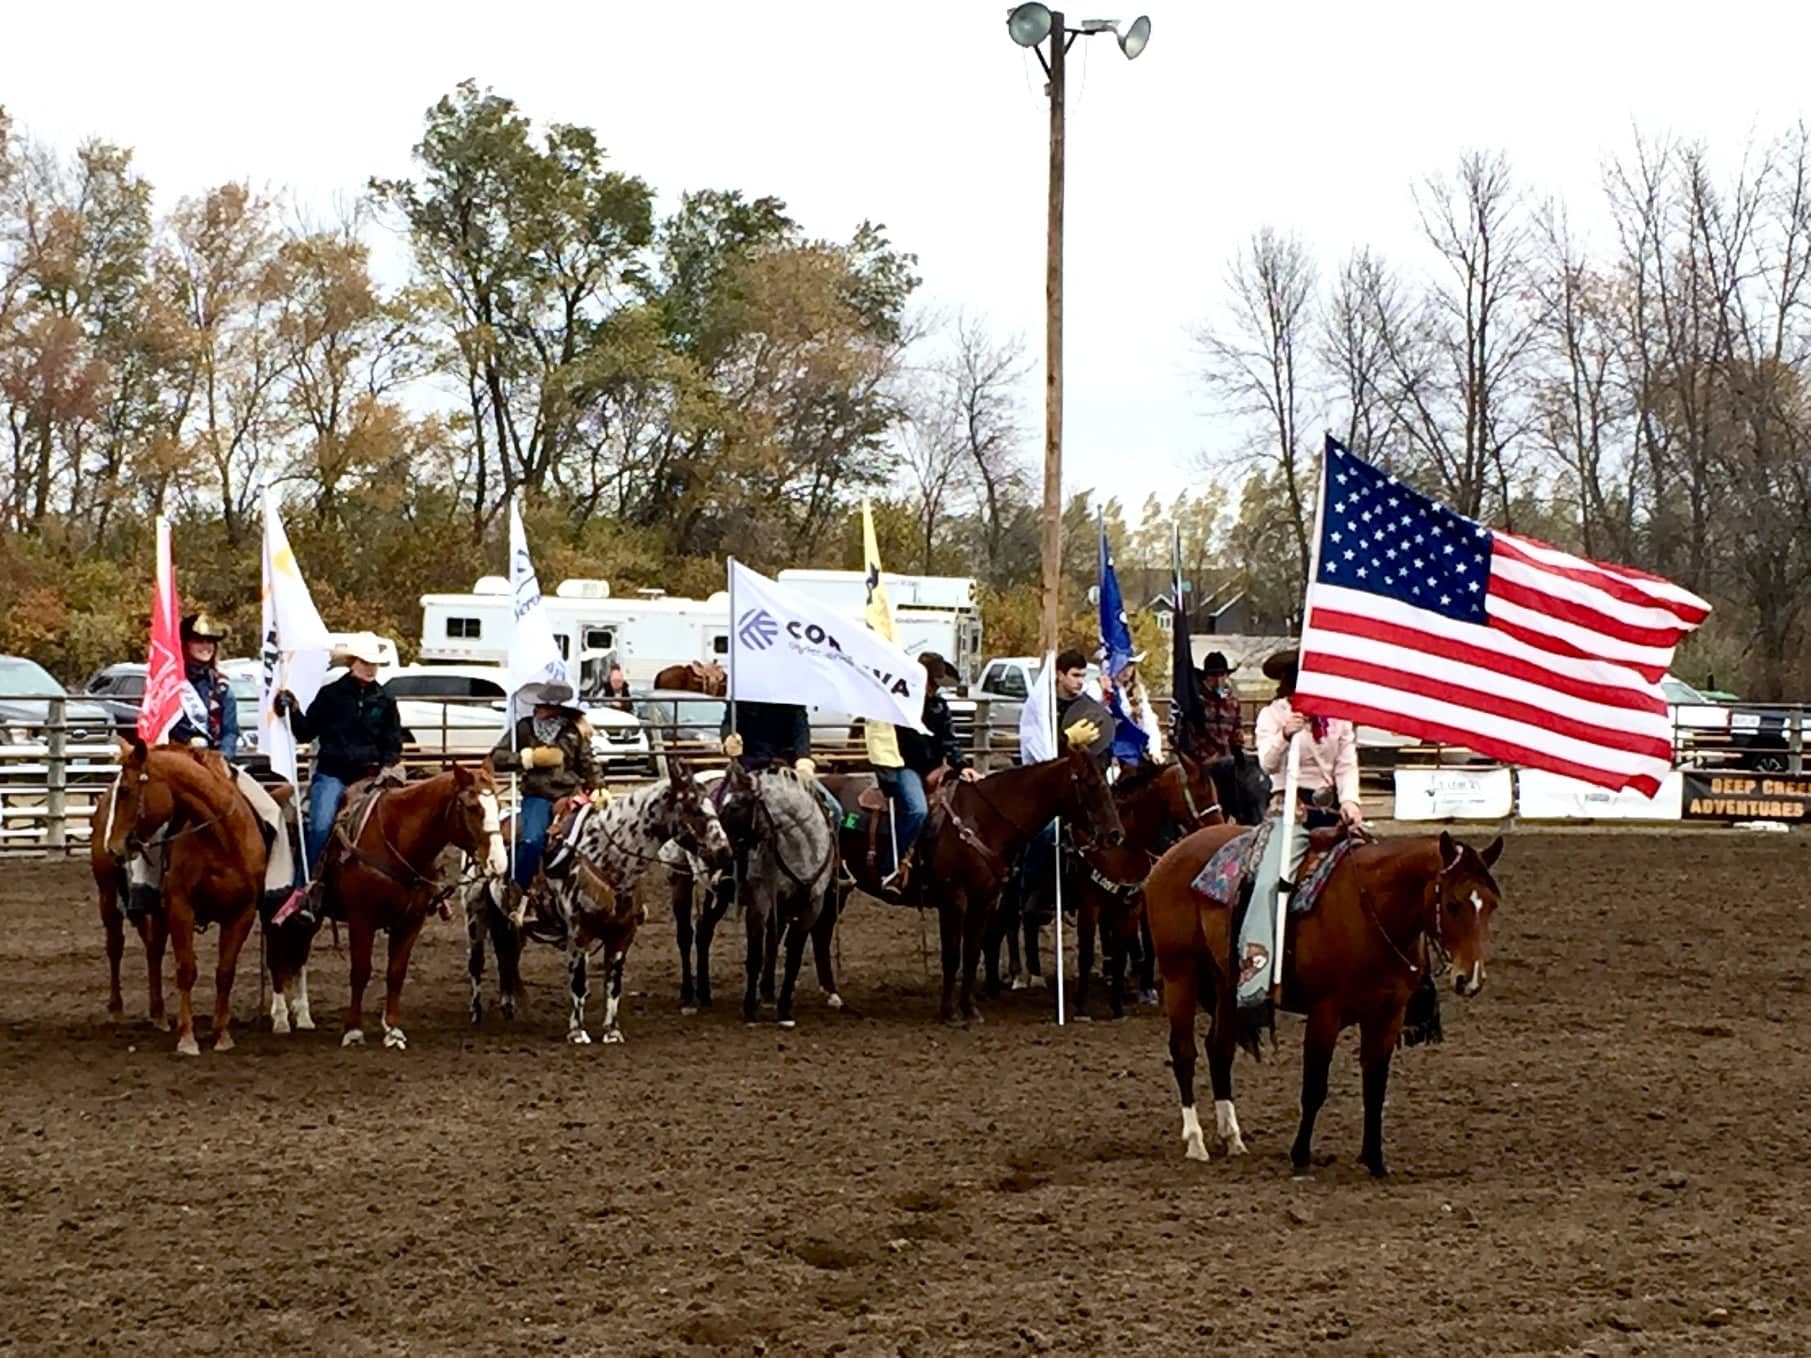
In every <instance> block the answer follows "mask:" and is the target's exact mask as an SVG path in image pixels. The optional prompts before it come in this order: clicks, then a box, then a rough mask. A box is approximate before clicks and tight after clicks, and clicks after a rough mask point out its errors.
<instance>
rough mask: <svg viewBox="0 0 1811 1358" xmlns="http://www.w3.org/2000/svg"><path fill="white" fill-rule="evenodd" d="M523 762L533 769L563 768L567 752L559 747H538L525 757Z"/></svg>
mask: <svg viewBox="0 0 1811 1358" xmlns="http://www.w3.org/2000/svg"><path fill="white" fill-rule="evenodd" d="M522 762H523V763H524V764H526V765H527V766H528V767H529V768H531V769H557V768H562V767H564V766H565V763H566V752H565V751H564V750H562V749H561V748H560V747H559V746H558V745H536V746H535V747H534V748H533V749H531V750H529V751H528V753H527V754H526V755H525V756H523V759H522Z"/></svg>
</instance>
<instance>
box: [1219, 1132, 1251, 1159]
mask: <svg viewBox="0 0 1811 1358" xmlns="http://www.w3.org/2000/svg"><path fill="white" fill-rule="evenodd" d="M1220 1144H1221V1147H1222V1148H1223V1150H1224V1152H1225V1154H1227V1155H1229V1156H1232V1155H1244V1154H1246V1153H1247V1152H1246V1150H1245V1138H1244V1137H1242V1136H1235V1137H1234V1138H1233V1139H1232V1140H1230V1141H1222V1142H1221V1143H1220Z"/></svg>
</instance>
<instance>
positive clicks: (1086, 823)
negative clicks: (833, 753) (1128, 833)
mask: <svg viewBox="0 0 1811 1358" xmlns="http://www.w3.org/2000/svg"><path fill="white" fill-rule="evenodd" d="M824 783H825V786H827V787H830V788H831V789H832V790H833V791H834V790H836V789H837V788H838V786H839V780H837V779H834V778H826V779H825V780H824ZM849 790H850V787H849V786H848V785H844V786H843V792H844V795H845V798H846V794H847V792H848V791H849ZM1059 816H1060V817H1062V818H1063V819H1064V820H1065V821H1067V822H1069V823H1070V824H1072V825H1073V826H1074V827H1075V830H1076V833H1077V839H1078V842H1079V843H1081V844H1083V845H1084V846H1087V847H1093V846H1095V845H1101V846H1104V847H1107V848H1112V847H1115V846H1117V845H1119V844H1122V843H1123V842H1124V840H1125V833H1124V831H1123V830H1122V829H1121V827H1120V823H1119V813H1118V812H1117V811H1116V810H1115V809H1114V805H1113V794H1112V791H1111V789H1110V788H1109V787H1108V786H1107V779H1106V776H1105V775H1104V774H1103V773H1102V772H1101V770H1100V766H1099V765H1098V764H1096V763H1095V762H1094V760H1093V759H1092V758H1091V757H1089V755H1088V754H1087V752H1086V750H1085V749H1083V748H1081V747H1078V746H1075V745H1071V746H1069V748H1068V749H1066V750H1065V751H1064V752H1063V753H1062V754H1060V755H1058V756H1057V757H1056V758H1055V759H1047V760H1043V761H1041V762H1039V763H1036V764H1021V765H1019V766H1017V767H1015V768H1009V769H1001V770H1000V771H999V772H997V773H990V774H988V775H987V776H986V777H985V778H978V779H976V780H975V781H973V782H966V783H965V782H958V783H957V784H956V785H955V787H954V789H953V790H952V791H950V792H949V793H948V796H947V799H944V798H939V801H938V803H937V804H935V805H933V807H932V810H931V816H930V818H929V820H927V821H926V822H925V826H924V829H923V830H922V831H920V834H921V835H922V836H923V837H924V839H925V842H924V844H923V846H922V852H920V853H918V854H917V865H916V867H915V868H914V869H913V873H912V878H911V881H912V889H911V894H912V899H911V900H909V901H908V903H909V904H922V905H927V906H928V905H935V906H936V909H937V928H938V935H939V941H940V943H941V945H942V962H943V991H942V996H941V998H940V999H939V1001H938V1005H937V1019H938V1022H940V1023H954V1022H955V1021H956V1019H957V1014H958V1012H959V1013H960V1015H961V1018H962V1021H963V1022H967V1023H979V1022H981V1014H980V1011H979V1010H978V1009H977V1008H976V1007H975V971H976V968H977V967H979V965H980V963H981V956H982V954H983V952H985V951H986V944H987V940H988V933H989V930H990V928H991V927H992V924H993V919H994V915H995V912H996V911H997V909H998V907H999V903H1000V893H1001V891H1002V890H1003V889H1004V888H1005V886H1006V882H1007V879H1008V877H1009V876H1010V875H1011V873H1012V871H1013V869H1014V868H1015V867H1017V865H1018V862H1019V860H1020V859H1021V858H1022V857H1023V856H1024V853H1025V849H1026V846H1027V845H1029V844H1030V843H1031V841H1032V840H1033V839H1034V838H1036V837H1037V835H1038V834H1039V833H1040V832H1042V830H1043V829H1044V827H1045V826H1046V825H1048V824H1050V822H1051V821H1052V820H1054V819H1056V818H1057V817H1059ZM844 834H845V836H857V837H858V839H857V840H856V841H854V842H857V843H859V844H860V845H861V846H862V847H861V850H860V852H859V853H857V854H856V855H855V856H854V857H851V858H848V859H847V862H848V863H849V866H850V870H851V872H852V873H853V874H854V881H853V885H854V886H859V887H861V889H862V890H863V891H866V892H867V893H868V894H869V895H871V896H877V897H878V896H879V894H880V882H879V881H878V880H877V878H878V875H879V869H878V867H877V865H876V864H871V863H869V862H868V861H867V854H866V847H865V846H866V842H867V839H866V830H865V829H860V828H857V829H854V830H845V831H844ZM850 889H851V887H850V886H845V887H844V888H843V890H842V893H841V895H842V898H843V899H844V900H846V899H847V896H848V891H849V890H850ZM958 976H959V977H960V993H959V994H958Z"/></svg>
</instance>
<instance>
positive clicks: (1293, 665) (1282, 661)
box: [1264, 646, 1301, 684]
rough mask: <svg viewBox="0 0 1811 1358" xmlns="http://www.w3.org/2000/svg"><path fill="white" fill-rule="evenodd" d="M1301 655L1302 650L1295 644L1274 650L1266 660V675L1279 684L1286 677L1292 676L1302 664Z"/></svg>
mask: <svg viewBox="0 0 1811 1358" xmlns="http://www.w3.org/2000/svg"><path fill="white" fill-rule="evenodd" d="M1300 656H1301V652H1300V651H1298V650H1297V649H1296V648H1295V647H1293V646H1291V647H1289V648H1288V649H1287V650H1282V651H1274V652H1272V653H1271V654H1270V655H1269V656H1267V657H1266V658H1265V660H1264V677H1265V678H1266V679H1274V680H1276V681H1277V682H1278V683H1279V684H1280V683H1282V682H1283V680H1284V679H1287V678H1292V677H1293V676H1294V674H1295V672H1296V669H1297V668H1298V667H1299V665H1300Z"/></svg>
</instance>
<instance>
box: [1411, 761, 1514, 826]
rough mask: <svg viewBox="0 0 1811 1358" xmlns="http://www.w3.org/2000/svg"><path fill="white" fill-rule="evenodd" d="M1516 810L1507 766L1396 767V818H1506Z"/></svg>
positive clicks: (1512, 782) (1511, 774)
mask: <svg viewBox="0 0 1811 1358" xmlns="http://www.w3.org/2000/svg"><path fill="white" fill-rule="evenodd" d="M1514 809H1515V775H1514V774H1513V773H1511V772H1510V770H1508V769H1503V768H1496V769H1397V770H1396V806H1395V817H1396V819H1397V820H1504V819H1506V818H1507V817H1508V816H1509V814H1510V812H1511V811H1513V810H1514Z"/></svg>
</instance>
